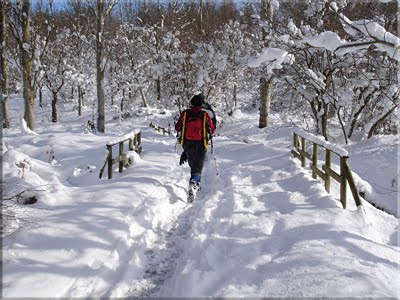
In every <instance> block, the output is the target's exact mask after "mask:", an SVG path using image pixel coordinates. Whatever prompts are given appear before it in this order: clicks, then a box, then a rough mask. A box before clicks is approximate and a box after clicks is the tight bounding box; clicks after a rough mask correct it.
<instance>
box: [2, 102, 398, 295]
mask: <svg viewBox="0 0 400 300" xmlns="http://www.w3.org/2000/svg"><path fill="white" fill-rule="evenodd" d="M20 102H21V99H19V98H14V99H13V101H12V102H11V103H10V110H11V116H12V120H11V121H12V123H13V126H14V128H13V129H11V130H4V131H3V134H4V137H3V143H4V144H5V148H6V150H7V151H5V152H4V154H3V172H4V174H5V182H6V183H7V182H9V184H8V189H5V192H6V194H7V193H8V194H10V193H13V192H15V191H17V189H18V187H21V186H22V187H24V188H28V189H30V190H29V191H28V195H35V196H36V197H37V198H38V200H39V201H38V202H37V203H36V204H33V205H30V206H18V207H17V213H18V216H19V217H20V221H19V223H18V224H17V223H16V222H15V221H13V220H12V219H8V223H9V225H11V226H13V228H18V229H17V230H16V231H15V232H14V233H12V234H8V235H7V236H6V237H5V238H4V239H3V262H2V265H3V296H4V297H50V296H51V297H100V296H102V297H129V296H138V297H147V296H164V297H165V296H185V297H194V296H214V297H217V296H221V297H228V296H236V297H250V296H253V297H254V296H258V297H261V296H269V297H291V296H302V297H332V296H335V297H345V296H347V297H400V294H399V293H400V292H399V291H400V268H399V263H400V247H399V233H398V232H399V222H398V221H399V219H398V218H396V217H394V216H393V215H390V214H387V213H385V212H383V211H381V210H378V209H376V208H374V207H373V206H371V205H370V204H368V203H367V202H364V207H363V208H359V209H357V208H356V207H354V205H353V202H352V198H351V193H350V192H348V203H349V207H348V209H347V210H344V209H342V208H341V205H340V202H339V201H338V189H337V186H335V185H333V193H332V195H331V194H328V193H326V192H325V190H324V187H323V184H322V183H321V182H320V181H318V180H314V179H312V177H311V173H310V171H309V169H302V168H301V167H300V165H299V162H298V161H296V160H294V159H292V158H291V157H290V148H291V140H292V137H291V129H290V128H287V127H284V126H278V125H279V124H278V120H274V125H273V127H272V128H270V129H264V130H259V129H258V128H257V126H256V125H257V116H256V115H255V114H247V113H241V112H239V111H238V112H236V113H235V114H234V115H233V116H232V117H231V118H230V119H229V120H225V122H224V125H223V126H222V127H221V128H220V130H219V132H218V133H219V136H217V137H216V138H215V139H214V154H211V153H209V155H208V159H207V161H206V163H205V168H204V172H203V180H202V190H201V192H200V193H199V194H198V198H197V199H196V200H195V202H194V203H193V204H187V203H186V201H185V200H186V194H185V189H186V187H187V181H188V177H189V168H188V166H187V165H185V166H183V167H180V166H179V165H178V160H179V154H180V151H179V149H177V151H175V139H174V137H172V136H163V135H161V134H158V133H156V132H154V130H153V129H151V128H149V127H148V124H149V123H150V121H155V122H156V123H161V124H164V125H165V124H167V123H168V120H171V119H172V116H171V114H170V113H169V112H168V111H167V112H166V114H159V113H157V111H156V110H154V111H151V113H150V111H143V112H141V113H138V116H136V117H134V118H132V119H129V120H126V121H125V122H123V123H120V122H119V121H118V120H112V118H111V117H112V115H113V113H112V112H108V113H107V117H108V118H109V119H108V121H107V125H106V130H107V133H106V134H98V135H94V134H92V133H88V132H87V131H86V130H85V123H86V121H87V120H88V119H89V118H91V117H90V112H88V114H87V115H85V116H83V117H81V118H78V119H77V118H76V111H74V110H72V108H70V107H69V106H65V107H63V108H60V111H61V113H60V117H61V121H60V123H58V124H51V123H50V122H49V121H48V117H47V116H49V115H50V114H49V108H44V109H42V110H39V108H37V112H38V116H39V117H37V119H36V120H37V124H36V132H37V133H38V135H30V134H28V133H26V132H24V130H22V132H23V133H21V129H20V127H19V125H17V126H18V127H17V128H15V125H16V124H19V122H20V121H19V120H20V118H21V115H22V114H23V112H22V110H21V109H18V108H19V107H21V106H20V104H21V103H20ZM114 115H115V113H114ZM135 129H140V130H141V131H142V144H143V152H142V153H141V155H140V159H137V160H136V161H135V163H134V165H133V166H131V167H129V168H127V169H126V170H125V171H124V172H123V173H121V174H119V173H117V172H115V173H114V178H113V179H111V180H108V179H106V176H104V178H103V179H102V180H100V179H99V178H98V174H99V169H100V168H101V166H102V164H103V162H104V159H105V155H106V152H105V145H106V143H107V142H108V141H110V140H113V139H114V138H116V137H118V136H121V135H124V134H125V133H127V132H131V131H132V130H135ZM398 144H399V141H398V139H397V138H394V137H379V138H374V139H372V140H370V141H363V142H361V143H357V144H353V145H350V146H349V147H348V148H347V150H348V151H349V153H350V165H351V168H352V170H353V171H355V172H356V173H357V174H358V175H359V176H360V177H361V178H362V179H364V180H366V181H368V182H369V183H370V184H371V186H372V187H373V190H372V192H371V193H370V195H371V196H373V197H374V198H376V199H377V200H378V201H381V202H384V203H386V204H383V205H382V206H384V205H387V207H389V208H390V209H391V210H394V213H396V211H395V209H394V208H396V201H397V195H398V193H396V192H395V190H396V189H397V186H396V184H397V183H395V182H394V181H396V178H397V179H398V177H396V176H398V170H397V165H396V159H397V157H396V156H397V149H398ZM377 153H379V156H378V155H377ZM23 167H24V168H23ZM393 179H394V181H393ZM396 182H397V181H396ZM377 187H378V188H377ZM379 188H382V189H379ZM389 189H390V190H391V191H392V190H393V191H392V192H389V191H388V190H389ZM384 191H387V192H384ZM3 195H4V194H3ZM3 204H4V203H3ZM10 230H11V229H10Z"/></svg>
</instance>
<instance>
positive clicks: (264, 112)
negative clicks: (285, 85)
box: [258, 77, 272, 128]
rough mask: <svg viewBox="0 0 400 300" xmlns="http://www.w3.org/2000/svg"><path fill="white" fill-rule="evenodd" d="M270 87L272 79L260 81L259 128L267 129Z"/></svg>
mask: <svg viewBox="0 0 400 300" xmlns="http://www.w3.org/2000/svg"><path fill="white" fill-rule="evenodd" d="M271 85H272V79H269V80H267V79H265V78H263V77H262V78H261V79H260V120H259V125H258V127H259V128H265V127H269V115H270V110H271V108H270V106H271Z"/></svg>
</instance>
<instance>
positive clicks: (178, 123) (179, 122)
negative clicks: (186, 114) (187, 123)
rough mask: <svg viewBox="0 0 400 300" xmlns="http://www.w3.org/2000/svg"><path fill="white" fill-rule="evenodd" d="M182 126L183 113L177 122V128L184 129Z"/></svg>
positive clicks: (177, 129) (178, 129) (179, 130)
mask: <svg viewBox="0 0 400 300" xmlns="http://www.w3.org/2000/svg"><path fill="white" fill-rule="evenodd" d="M182 126H183V113H181V115H180V116H179V119H178V122H176V124H175V130H176V131H178V132H181V131H182Z"/></svg>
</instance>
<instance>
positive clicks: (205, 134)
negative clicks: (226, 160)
mask: <svg viewBox="0 0 400 300" xmlns="http://www.w3.org/2000/svg"><path fill="white" fill-rule="evenodd" d="M206 114H207V112H203V142H204V148H206V151H207V150H208V143H207V130H206V123H207V116H206Z"/></svg>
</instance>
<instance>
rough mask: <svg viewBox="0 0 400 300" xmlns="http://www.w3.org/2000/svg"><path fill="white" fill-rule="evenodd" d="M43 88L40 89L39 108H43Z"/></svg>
mask: <svg viewBox="0 0 400 300" xmlns="http://www.w3.org/2000/svg"><path fill="white" fill-rule="evenodd" d="M42 88H43V87H42V86H40V88H39V106H40V108H43V93H42Z"/></svg>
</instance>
